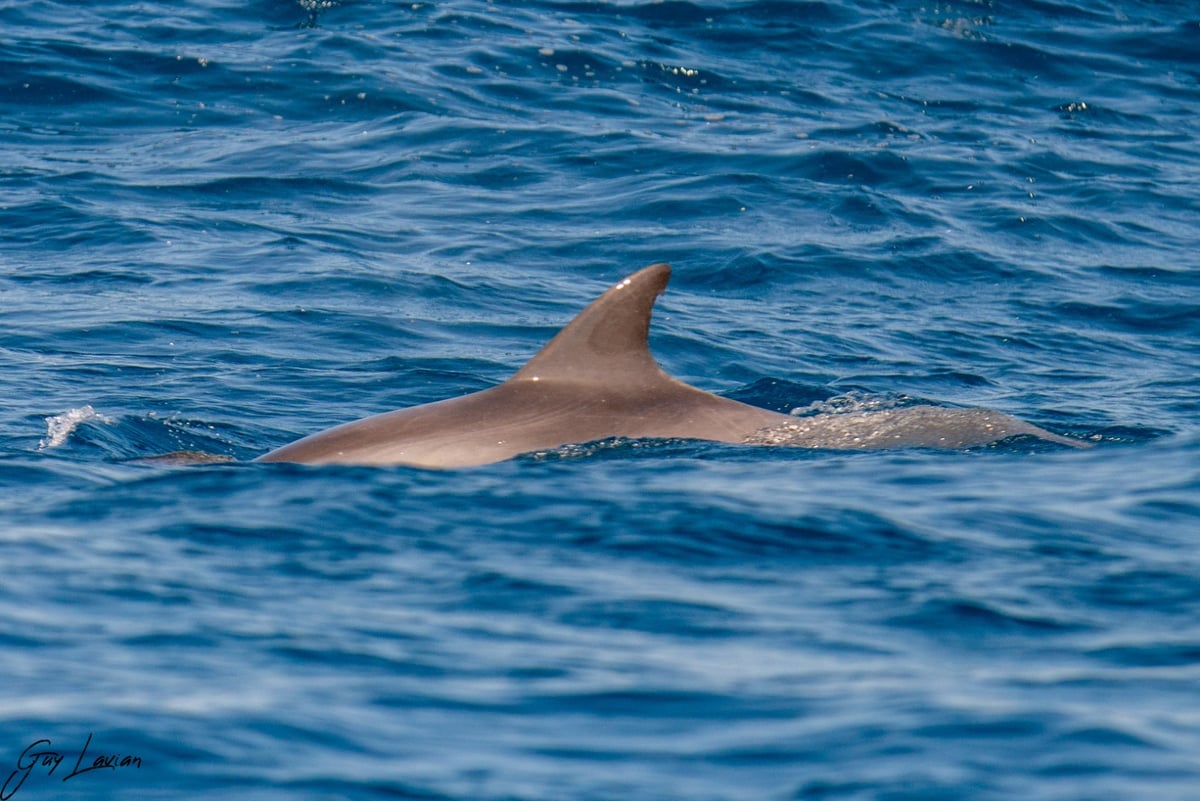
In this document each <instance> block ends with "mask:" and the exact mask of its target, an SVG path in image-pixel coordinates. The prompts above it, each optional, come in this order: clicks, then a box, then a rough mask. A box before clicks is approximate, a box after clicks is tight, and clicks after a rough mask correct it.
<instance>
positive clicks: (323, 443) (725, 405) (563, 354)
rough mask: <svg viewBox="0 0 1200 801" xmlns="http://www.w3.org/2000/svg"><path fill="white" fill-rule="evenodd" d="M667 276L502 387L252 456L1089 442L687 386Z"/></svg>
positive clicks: (573, 332) (413, 461) (985, 423)
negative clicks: (658, 319) (610, 444)
mask: <svg viewBox="0 0 1200 801" xmlns="http://www.w3.org/2000/svg"><path fill="white" fill-rule="evenodd" d="M670 277H671V268H670V266H669V265H667V264H653V265H651V266H649V267H646V268H644V269H642V270H639V271H638V272H636V273H634V274H633V275H631V276H629V277H628V278H625V279H624V280H622V281H620V282H618V283H617V284H616V285H615V286H613V287H612V288H611V289H609V290H608V291H607V292H605V293H604V294H603V295H601V296H600V297H599V298H598V299H597V300H595V301H593V302H592V304H591V305H589V306H588V307H587V308H586V309H584V310H583V311H582V312H580V313H579V315H578V316H577V317H576V318H575V319H574V320H572V321H571V322H570V323H569V324H568V325H567V326H566V327H565V328H563V329H562V330H561V331H559V332H558V334H557V335H555V337H554V338H553V339H551V340H550V342H549V343H547V344H546V346H545V347H543V348H542V349H541V350H540V351H539V352H538V353H537V354H536V355H535V356H534V357H533V358H532V359H530V360H529V362H527V363H526V364H525V366H524V367H522V368H521V369H520V370H518V371H517V372H516V373H515V374H514V375H513V376H512V378H510V379H508V380H507V381H505V382H504V383H502V384H499V385H498V386H495V387H492V388H490V389H485V390H482V391H480V392H474V393H471V394H469V395H463V396H461V397H458V398H450V399H448V400H443V401H437V402H435V403H428V404H424V405H422V406H415V407H412V408H408V409H399V410H397V411H392V412H386V413H384V414H378V415H374V416H372V417H367V418H364V419H362V420H356V421H354V422H350V423H344V424H342V425H339V426H336V427H334V428H331V429H328V430H327V431H321V432H318V433H315V434H311V435H309V436H307V437H304V438H303V439H300V440H297V441H296V442H293V443H291V444H289V445H284V446H283V447H280V448H277V449H275V450H273V451H271V452H269V453H266V454H264V455H262V456H260V457H258V458H257V459H256V460H255V461H259V462H300V463H305V464H345V465H410V466H415V467H425V468H455V467H471V466H476V465H483V464H490V463H492V462H499V461H503V460H505V459H510V458H512V457H514V456H517V455H519V454H523V453H529V452H532V451H544V450H549V449H553V448H558V447H561V446H563V445H569V444H574V443H585V442H593V441H596V440H602V439H609V438H613V437H620V438H627V439H642V438H653V439H697V440H710V441H715V442H729V443H741V444H753V445H790V446H798V447H806V448H836V449H863V448H906V447H917V448H947V449H961V448H970V447H973V446H977V445H985V444H987V443H990V442H996V441H998V440H1002V439H1005V438H1007V437H1013V436H1018V435H1026V436H1033V437H1038V438H1040V439H1043V440H1049V441H1051V442H1055V443H1059V444H1062V445H1069V446H1074V447H1086V444H1085V443H1081V442H1078V441H1077V440H1072V439H1068V438H1067V437H1062V436H1059V435H1058V434H1053V433H1051V432H1049V431H1046V430H1044V429H1041V428H1038V427H1037V426H1035V425H1032V424H1030V423H1026V422H1024V421H1022V420H1018V419H1017V418H1015V417H1011V416H1009V415H1007V414H1002V413H1000V412H994V411H989V410H986V409H949V408H943V407H938V406H928V405H923V406H910V407H905V408H896V409H886V410H880V411H870V412H846V413H840V414H820V415H815V416H811V417H796V416H793V415H787V414H780V413H777V412H772V411H769V410H767V409H760V408H758V407H756V406H748V405H746V404H744V403H739V402H737V401H734V400H730V399H729V398H722V397H720V396H717V395H713V394H711V393H709V392H705V391H703V390H701V389H697V388H696V387H693V386H689V385H688V384H685V383H683V382H682V381H679V380H677V379H675V378H672V377H671V376H669V375H667V373H665V372H664V371H663V370H662V368H661V367H659V366H658V363H657V362H656V361H655V360H654V357H653V356H652V355H651V353H650V347H649V342H648V336H649V332H650V314H651V311H652V310H653V308H654V302H655V300H657V298H658V296H659V295H660V294H662V292H663V290H665V289H666V286H667V281H668V280H669V279H670Z"/></svg>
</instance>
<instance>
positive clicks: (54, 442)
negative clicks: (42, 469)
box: [38, 404, 113, 450]
mask: <svg viewBox="0 0 1200 801" xmlns="http://www.w3.org/2000/svg"><path fill="white" fill-rule="evenodd" d="M89 420H99V421H100V422H102V423H111V422H113V420H112V418H111V417H106V416H104V415H102V414H100V413H99V412H97V411H96V410H95V409H93V408H92V406H91V404H87V405H85V406H80V407H79V408H78V409H71V410H69V411H66V412H63V413H62V414H56V415H53V416H52V417H47V418H46V438H45V439H43V440H42V441H41V442H39V443H38V450H45V449H47V448H57V447H58V446H59V445H62V444H63V443H64V442H66V441H67V438H68V437H70V436H71V432H73V431H74V430H75V429H76V428H78V427H79V426H80V424H82V423H86V422H88V421H89Z"/></svg>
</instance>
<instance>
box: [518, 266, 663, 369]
mask: <svg viewBox="0 0 1200 801" xmlns="http://www.w3.org/2000/svg"><path fill="white" fill-rule="evenodd" d="M670 277H671V267H670V265H667V264H652V265H650V266H649V267H644V268H643V269H641V270H638V271H637V272H636V273H634V274H633V275H631V276H629V277H628V278H626V279H624V280H622V281H619V282H618V283H617V284H616V286H614V287H612V288H611V289H609V290H608V291H607V292H605V293H604V294H603V295H601V296H600V297H598V298H597V299H596V300H594V301H592V303H591V305H590V306H588V307H587V308H586V309H584V310H583V311H581V312H580V313H579V315H578V316H577V317H576V318H575V319H574V320H572V321H571V322H570V323H568V324H567V326H566V328H564V329H562V330H561V331H559V332H558V334H556V335H555V337H554V339H551V340H550V341H549V342H548V343H546V346H545V347H543V348H542V349H541V350H540V351H538V353H537V355H536V356H534V357H533V358H532V359H530V360H529V361H528V362H527V363H526V365H525V366H524V367H522V368H521V369H520V370H518V371H517V373H516V375H514V376H513V377H512V378H511V379H509V380H511V381H521V380H534V379H537V380H558V381H572V382H576V383H597V384H605V385H608V386H612V385H614V384H630V383H638V384H643V383H645V382H646V381H648V380H649V381H657V380H659V379H666V380H669V378H668V376H667V375H666V373H664V372H663V371H662V368H660V367H659V366H658V363H657V362H655V361H654V357H653V356H651V355H650V345H649V342H648V336H649V333H650V312H651V311H652V310H653V308H654V301H655V300H657V298H658V296H659V295H660V294H662V291H663V290H664V289H666V288H667V281H668V280H669V279H670Z"/></svg>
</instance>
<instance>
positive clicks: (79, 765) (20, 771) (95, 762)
mask: <svg viewBox="0 0 1200 801" xmlns="http://www.w3.org/2000/svg"><path fill="white" fill-rule="evenodd" d="M91 744H92V735H91V734H90V733H89V734H88V736H87V741H86V742H84V744H83V748H82V749H80V751H79V756H78V757H77V758H76V759H75V767H73V768H72V769H71V772H70V773H68V774H66V775H64V776H63V777H62V780H63V781H64V782H65V781H70V780H71V779H74V778H77V777H79V776H83V775H85V774H88V773H91V772H92V771H95V770H101V769H108V770H113V771H115V770H117V769H118V768H134V769H138V768H141V767H142V758H141V757H140V756H135V755H133V754H126V755H124V756H122V755H121V754H100V755H99V756H91V757H89V756H88V747H89V746H91ZM50 746H51V742H50V741H49V740H48V739H45V738H43V739H41V740H34V741H33V742H32V743H30V744H29V745H28V746H26V747H25V750H24V751H22V752H21V756H19V757H17V767H16V769H15V770H13V771H12V772H11V773H9V774H8V778H6V779H5V780H4V784H3V785H0V801H8V799H10V798H12V797H13V796H14V795H16V794H17V790H20V789H21V787H22V786H24V784H25V780H26V779H28V778H29V776H30V774H32V773H34V771H39V772H40V771H41V770H45V771H46V775H47V776H53V775H54V772H55V771H56V770H58V769H59V767H60V766H61V765H62V763H63V760H65V759H66V754H64V753H63V752H61V751H55V750H54V749H53V748H51V747H50ZM89 760H90V761H89ZM0 775H3V774H2V773H0Z"/></svg>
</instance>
